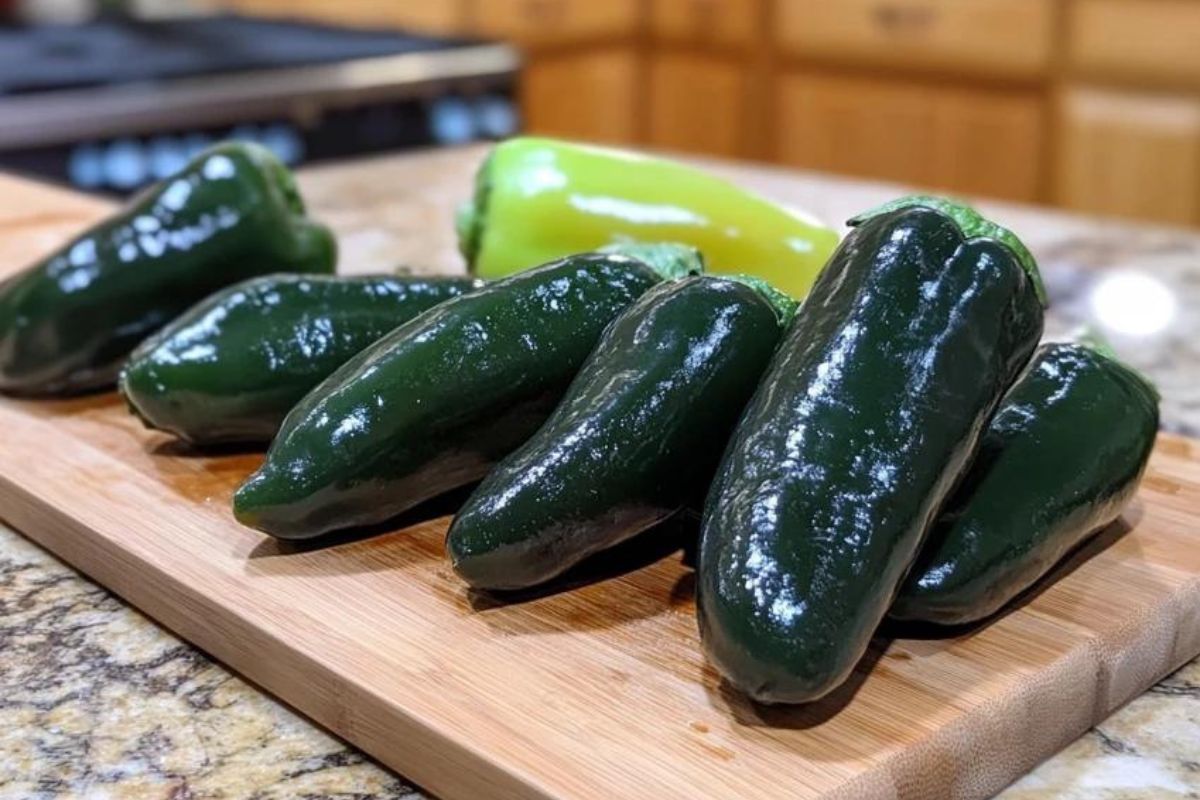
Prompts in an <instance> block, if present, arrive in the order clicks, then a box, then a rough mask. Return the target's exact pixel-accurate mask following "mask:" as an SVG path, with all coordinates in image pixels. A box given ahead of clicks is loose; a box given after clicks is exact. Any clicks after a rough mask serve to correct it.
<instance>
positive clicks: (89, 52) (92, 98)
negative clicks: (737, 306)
mask: <svg viewBox="0 0 1200 800" xmlns="http://www.w3.org/2000/svg"><path fill="white" fill-rule="evenodd" d="M0 9H3V13H5V14H6V15H7V16H8V17H9V18H11V19H12V20H14V21H18V20H19V21H25V22H67V21H74V22H79V21H83V20H89V22H88V23H87V24H86V25H85V26H84V27H82V28H69V29H64V28H61V27H59V28H51V29H46V28H27V27H24V26H23V25H20V24H18V25H14V26H9V27H7V28H0V166H8V167H16V168H18V169H23V170H25V171H31V172H37V173H41V174H43V175H47V176H50V177H58V178H61V179H64V180H68V181H70V182H73V183H75V184H77V185H80V186H83V187H86V188H93V189H108V190H115V191H124V190H128V189H131V188H133V187H134V186H136V185H138V184H140V183H142V182H144V181H147V180H150V179H152V178H153V177H154V176H156V175H158V174H165V173H169V172H170V171H171V170H172V169H173V168H174V167H176V166H178V165H179V164H180V163H182V160H183V159H185V158H186V156H187V154H188V153H189V152H191V151H192V150H194V149H198V148H199V147H201V146H203V144H205V143H206V142H207V141H209V140H211V138H212V137H215V136H221V135H225V134H226V133H228V132H229V131H233V132H234V133H235V134H237V135H240V136H245V137H248V138H258V139H260V140H263V141H265V142H266V143H267V144H269V145H270V146H272V147H273V148H274V149H275V150H276V151H277V152H279V153H280V154H281V155H283V156H285V158H286V159H287V160H289V161H290V162H292V163H299V162H309V161H319V160H322V159H327V158H335V157H341V156H346V155H353V154H357V153H363V152H371V151H380V150H390V149H399V148H404V147H412V146H423V145H430V144H440V143H447V144H450V143H459V142H464V141H470V140H475V139H486V138H497V137H503V136H505V135H508V134H510V133H513V132H515V131H517V130H523V131H525V132H533V133H544V134H552V135H557V136H565V137H571V138H578V139H585V140H591V141H597V142H608V143H616V144H627V145H637V146H644V147H651V148H658V149H663V150H669V151H676V152H680V153H691V154H702V155H712V156H722V157H733V158H740V159H749V160H754V161H760V162H767V163H772V164H781V165H787V166H794V167H800V168H807V169H814V170H822V171H827V172H833V173H840V174H845V175H853V176H862V177H870V178H880V179H886V180H893V181H899V182H903V183H907V184H913V185H917V186H924V187H929V188H934V189H939V190H944V191H948V192H958V193H963V194H967V195H974V196H986V197H993V198H1002V199H1006V200H1014V201H1022V202H1031V203H1039V204H1046V205H1052V206H1058V207H1062V208H1066V209H1071V210H1076V211H1081V212H1090V213H1098V214H1108V215H1116V216H1122V217H1127V218H1134V219H1140V220H1149V221H1154V222H1161V223H1167V224H1172V225H1181V226H1196V225H1200V2H1196V0H839V2H828V0H604V2H596V1H595V0H443V1H442V2H432V1H430V0H425V1H424V2H404V1H403V0H207V2H197V1H194V2H190V3H185V2H163V1H160V2H151V1H150V0H142V2H100V3H94V2H82V1H81V0H25V1H24V2H12V0H8V2H5V1H4V0H0ZM97 14H99V15H100V16H99V17H97ZM212 14H236V15H246V16H254V17H257V18H271V19H274V20H287V21H291V22H303V23H305V25H303V26H294V25H286V26H285V25H275V24H262V23H253V22H250V21H246V20H242V21H239V20H235V19H228V18H215V19H214V18H212V17H211V16H209V15H212ZM197 15H199V16H197ZM163 18H167V19H168V21H165V22H147V20H154V19H159V20H161V19H163ZM313 24H316V25H317V26H322V27H323V26H326V25H334V26H356V27H361V28H366V29H371V30H373V33H359V34H355V35H340V36H339V35H338V34H337V32H336V31H325V30H322V27H317V28H314V27H311V26H312V25H313ZM401 30H403V31H406V32H409V33H416V34H422V35H425V36H429V37H433V38H432V39H417V40H414V39H412V38H411V37H402V36H400V35H398V33H397V32H398V31H401ZM475 40H486V41H491V42H502V43H508V44H510V45H512V47H505V46H499V47H496V46H491V47H487V46H484V47H481V46H478V45H477V44H475ZM405 54H407V55H410V56H415V57H414V58H408V59H406V58H404V57H403V56H404V55H405ZM518 54H519V57H520V62H521V65H520V67H519V72H518V71H517V70H518V66H517V64H518V62H517V56H518ZM231 75H232V76H236V77H232V78H231V77H230V76H231Z"/></svg>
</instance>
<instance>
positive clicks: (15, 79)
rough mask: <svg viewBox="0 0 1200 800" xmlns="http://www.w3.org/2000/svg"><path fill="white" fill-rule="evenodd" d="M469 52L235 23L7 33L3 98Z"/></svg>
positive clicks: (0, 61)
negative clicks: (340, 63)
mask: <svg viewBox="0 0 1200 800" xmlns="http://www.w3.org/2000/svg"><path fill="white" fill-rule="evenodd" d="M470 44H473V42H471V41H468V40H463V39H447V38H431V37H426V36H417V35H413V34H409V33H403V32H398V31H389V30H364V29H357V28H355V29H351V28H336V27H331V26H328V25H314V24H307V23H301V22H291V21H281V20H264V19H252V18H248V17H238V16H234V15H221V16H213V17H200V18H186V19H174V20H155V21H133V20H115V19H113V20H97V21H94V22H88V23H83V24H77V25H52V26H16V27H0V95H15V94H28V93H37V92H44V91H50V90H56V89H79V88H86V87H93V86H111V85H117V84H127V83H136V82H143V81H163V80H170V79H174V78H183V77H195V76H201V75H216V74H221V73H234V72H248V71H257V70H270V69H280V68H285V67H298V66H313V65H319V64H331V63H337V62H341V61H350V60H355V59H362V58H371V57H380V56H394V55H402V54H407V53H419V52H430V51H438V50H448V49H453V48H456V47H462V46H466V45H470Z"/></svg>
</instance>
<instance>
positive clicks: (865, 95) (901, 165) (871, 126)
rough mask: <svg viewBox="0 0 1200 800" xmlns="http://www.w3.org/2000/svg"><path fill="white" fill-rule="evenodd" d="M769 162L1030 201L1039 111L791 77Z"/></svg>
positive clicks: (914, 90)
mask: <svg viewBox="0 0 1200 800" xmlns="http://www.w3.org/2000/svg"><path fill="white" fill-rule="evenodd" d="M777 103H778V108H777V114H778V125H777V130H778V137H779V138H778V155H779V157H780V159H781V160H782V161H784V162H786V163H789V164H795V165H797V166H802V167H808V168H812V169H820V170H826V171H830V172H840V173H845V174H850V175H859V176H864V177H871V178H881V179H885V180H894V181H899V182H902V183H909V184H915V185H921V186H931V187H936V188H941V189H947V190H950V191H955V192H963V193H968V194H980V195H987V196H992V197H1002V198H1006V199H1012V200H1035V199H1037V197H1038V194H1039V192H1038V188H1039V171H1040V165H1041V163H1042V127H1043V117H1044V113H1043V108H1042V101H1041V99H1040V98H1039V97H1037V96H1036V95H1034V94H1031V93H1025V92H1007V91H1005V92H1000V91H985V90H978V91H975V90H959V89H946V88H942V87H936V86H927V85H923V84H915V83H905V82H884V81H878V80H870V79H863V78H850V77H837V76H827V75H810V74H806V73H801V74H794V75H790V76H787V77H785V78H783V80H782V81H781V82H780V85H779V91H778V93H777Z"/></svg>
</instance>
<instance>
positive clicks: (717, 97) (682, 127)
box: [649, 53, 746, 156]
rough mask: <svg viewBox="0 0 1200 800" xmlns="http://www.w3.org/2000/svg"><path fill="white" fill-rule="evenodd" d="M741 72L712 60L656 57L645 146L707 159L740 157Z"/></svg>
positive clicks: (677, 55) (682, 55) (743, 88)
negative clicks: (704, 156)
mask: <svg viewBox="0 0 1200 800" xmlns="http://www.w3.org/2000/svg"><path fill="white" fill-rule="evenodd" d="M745 98H746V86H745V75H744V70H743V67H742V66H741V65H740V64H739V63H737V62H736V61H730V60H726V59H723V58H720V57H715V56H705V55H693V54H685V53H660V54H659V55H656V56H654V59H653V61H652V62H651V66H650V102H649V124H650V131H649V134H650V144H651V145H652V146H654V147H662V148H666V149H670V150H681V151H685V152H692V153H711V154H713V155H722V156H737V155H742V154H744V147H743V144H744V136H743V131H744V130H745V125H746V122H745V117H746V114H745V107H744V104H745Z"/></svg>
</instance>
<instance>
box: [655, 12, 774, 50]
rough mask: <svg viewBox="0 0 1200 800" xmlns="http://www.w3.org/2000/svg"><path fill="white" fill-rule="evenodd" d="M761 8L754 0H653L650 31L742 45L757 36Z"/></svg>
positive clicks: (667, 36) (668, 38)
mask: <svg viewBox="0 0 1200 800" xmlns="http://www.w3.org/2000/svg"><path fill="white" fill-rule="evenodd" d="M760 9H761V6H760V5H759V3H757V2H755V0H651V2H650V31H651V33H652V34H653V35H654V36H656V37H658V38H660V39H662V40H664V41H686V42H702V43H705V44H716V45H723V46H737V47H741V46H744V45H747V44H750V43H752V42H753V41H754V40H755V38H756V37H757V31H758V20H759V15H760ZM760 44H761V43H760Z"/></svg>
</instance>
